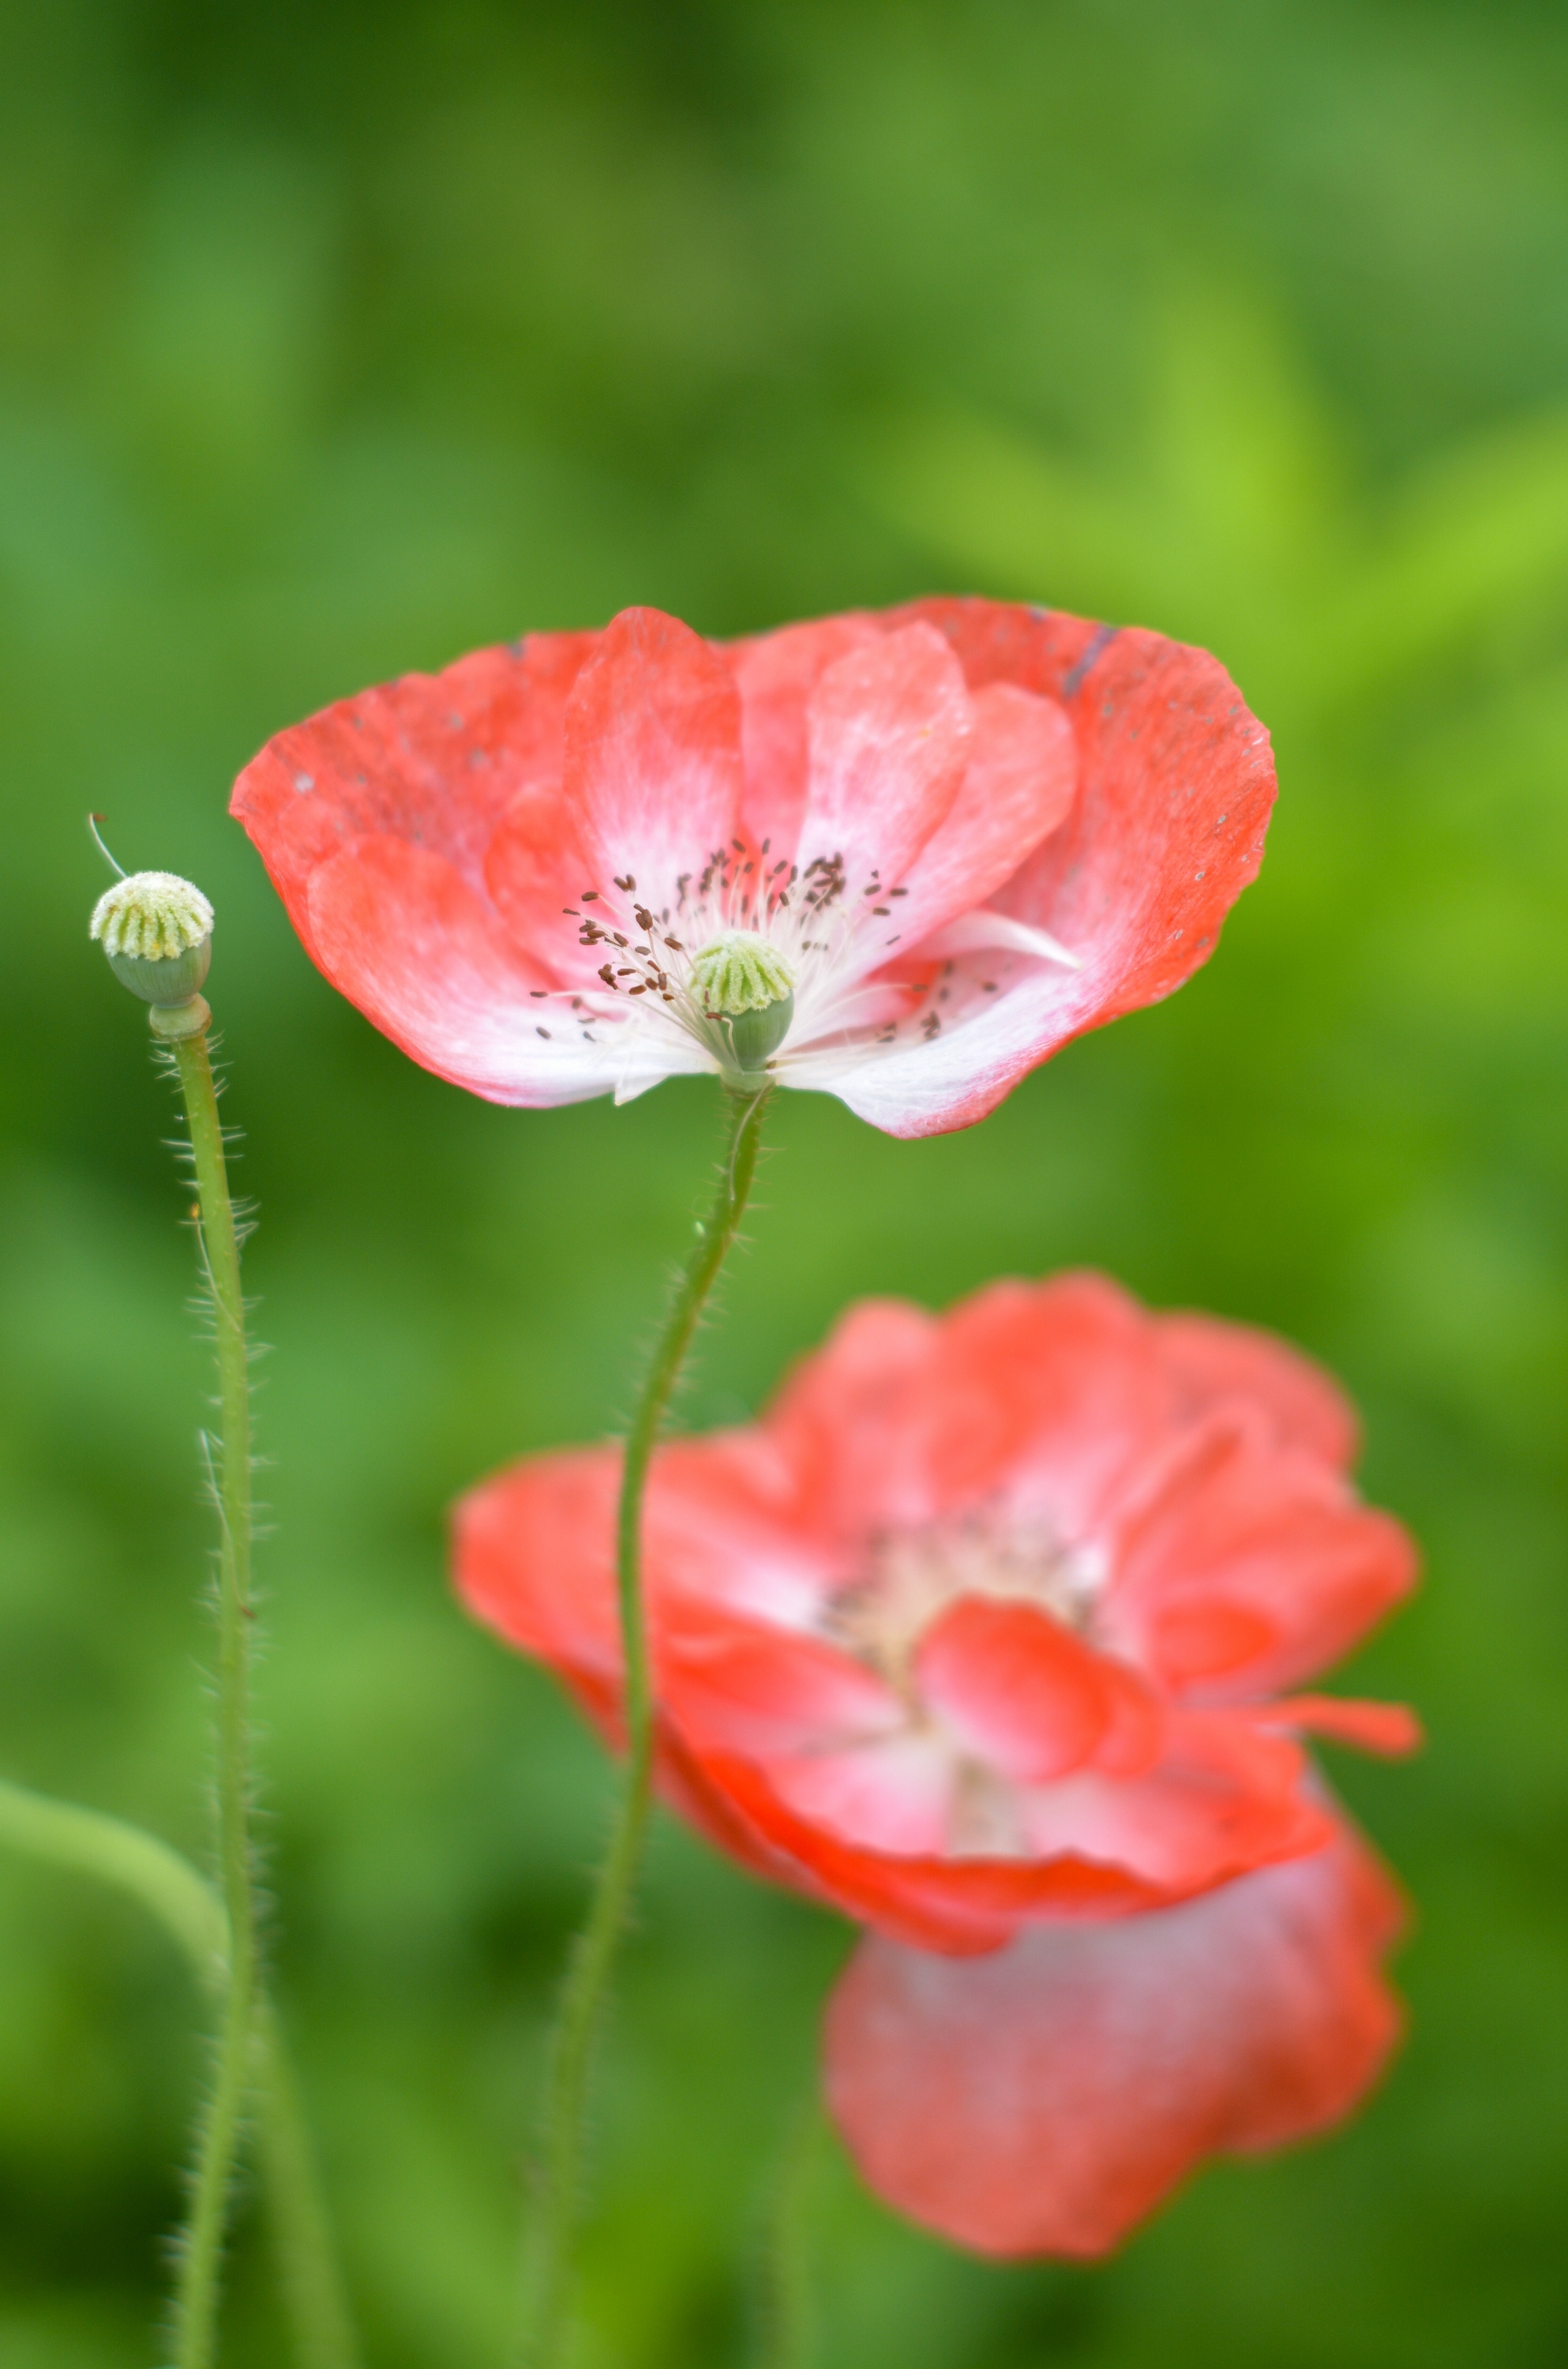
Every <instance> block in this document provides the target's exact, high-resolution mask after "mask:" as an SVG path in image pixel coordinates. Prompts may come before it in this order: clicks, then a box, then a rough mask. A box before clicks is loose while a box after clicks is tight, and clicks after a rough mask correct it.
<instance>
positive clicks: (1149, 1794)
mask: <svg viewBox="0 0 1568 2369" xmlns="http://www.w3.org/2000/svg"><path fill="white" fill-rule="evenodd" d="M1355 1448H1356V1424H1355V1418H1354V1416H1353V1414H1352V1413H1351V1410H1350V1408H1349V1407H1348V1406H1347V1405H1346V1403H1345V1400H1344V1399H1343V1397H1342V1396H1341V1395H1340V1393H1339V1391H1338V1390H1336V1389H1335V1387H1334V1385H1333V1383H1332V1382H1331V1381H1330V1380H1329V1379H1328V1378H1327V1377H1326V1376H1325V1375H1323V1374H1322V1373H1321V1372H1320V1371H1319V1370H1318V1369H1317V1368H1315V1367H1313V1366H1311V1365H1310V1363H1309V1362H1308V1361H1307V1360H1306V1359H1305V1358H1303V1357H1301V1356H1299V1355H1297V1353H1295V1352H1294V1351H1293V1350H1291V1349H1289V1348H1288V1347H1287V1346H1286V1345H1285V1344H1284V1343H1282V1342H1279V1341H1276V1340H1274V1339H1272V1338H1271V1337H1270V1336H1268V1335H1267V1334H1265V1333H1254V1332H1252V1331H1249V1330H1247V1329H1245V1328H1243V1327H1242V1326H1238V1325H1230V1324H1223V1323H1219V1322H1215V1321H1213V1320H1210V1319H1207V1318H1204V1317H1200V1316H1188V1315H1177V1316H1153V1315H1150V1314H1149V1313H1147V1312H1146V1311H1145V1310H1142V1309H1141V1308H1139V1306H1138V1305H1137V1303H1136V1302H1135V1301H1133V1300H1132V1299H1129V1298H1128V1297H1127V1295H1126V1294H1125V1293H1124V1292H1122V1291H1120V1290H1118V1289H1117V1288H1116V1287H1115V1286H1114V1285H1113V1284H1110V1283H1108V1282H1106V1281H1104V1279H1103V1278H1101V1277H1098V1276H1061V1277H1059V1278H1057V1279H1056V1280H1054V1281H1051V1282H1048V1283H1045V1284H1040V1285H1028V1284H1019V1283H1006V1284H998V1285H993V1286H991V1287H989V1288H988V1289H986V1290H984V1291H981V1292H979V1293H977V1294H976V1295H975V1297H974V1298H973V1299H968V1300H966V1301H963V1302H962V1303H960V1304H959V1305H958V1306H957V1307H956V1308H955V1309H953V1310H950V1311H949V1312H948V1313H947V1314H946V1315H944V1316H942V1317H932V1316H929V1315H927V1314H925V1313H924V1312H923V1311H921V1310H918V1309H915V1308H911V1307H909V1306H906V1305H904V1304H902V1303H898V1302H889V1301H869V1302H865V1303H863V1304H862V1305H861V1306H859V1307H857V1308H855V1309H853V1310H851V1311H850V1313H849V1314H848V1315H847V1316H846V1317H845V1318H844V1319H843V1320H842V1322H841V1323H840V1325H839V1326H838V1328H837V1329H836V1331H835V1332H834V1333H833V1334H832V1336H831V1338H830V1341H829V1342H828V1344H827V1345H826V1346H825V1347H824V1348H823V1349H822V1350H820V1351H819V1352H818V1354H817V1355H816V1356H812V1357H809V1358H807V1359H806V1360H805V1361H804V1362H803V1363H802V1364H801V1365H800V1366H799V1367H798V1368H796V1369H795V1373H794V1375H793V1376H792V1377H791V1378H790V1379H789V1380H788V1381H787V1382H786V1384H785V1386H784V1390H782V1392H781V1393H780V1395H779V1397H778V1399H777V1400H776V1401H775V1402H774V1403H773V1406H772V1407H771V1408H770V1409H769V1410H768V1412H767V1413H765V1414H764V1415H763V1416H762V1418H761V1420H760V1421H759V1422H758V1423H757V1424H755V1425H748V1426H746V1427H744V1428H742V1429H739V1430H735V1431H727V1432H720V1433H716V1434H715V1435H712V1436H708V1437H705V1438H697V1439H689V1440H681V1441H677V1442H674V1443H671V1444H670V1445H669V1446H668V1447H666V1448H663V1449H661V1450H660V1451H659V1453H658V1458H657V1459H656V1461H655V1465H654V1468H653V1472H652V1475H651V1478H650V1482H649V1488H648V1494H647V1512H646V1547H645V1567H646V1574H647V1602H648V1616H649V1628H650V1637H651V1642H652V1650H653V1658H654V1672H655V1683H656V1691H657V1697H658V1768H659V1773H660V1779H661V1782H662V1785H663V1788H664V1791H665V1792H666V1795H667V1797H668V1798H669V1799H670V1801H671V1802H673V1803H674V1804H675V1805H676V1806H677V1807H678V1808H680V1809H681V1810H682V1811H684V1812H685V1813H686V1814H688V1815H689V1816H690V1817H692V1819H693V1820H694V1821H695V1823H696V1824H698V1825H700V1826H701V1827H702V1828H703V1829H704V1831H705V1832H706V1833H707V1834H708V1835H709V1836H711V1837H713V1838H714V1839H715V1841H717V1842H718V1843H720V1844H721V1845H722V1846H723V1847H724V1848H727V1849H728V1850H730V1851H731V1852H733V1853H734V1854H735V1855H736V1856H737V1857H738V1858H739V1859H740V1860H743V1861H744V1863H745V1864H746V1865H747V1866H749V1867H750V1868H752V1869H754V1870H755V1871H757V1872H759V1873H761V1874H764V1875H767V1876H770V1877H772V1878H773V1880H775V1881H777V1882H781V1883H786V1884H789V1885H792V1886H793V1887H795V1889H797V1890H799V1891H801V1892H804V1893H806V1894H809V1895H810V1896H812V1897H814V1898H816V1899H818V1900H824V1901H827V1902H830V1903H831V1904H832V1905H836V1906H837V1907H839V1908H841V1909H842V1910H843V1911H844V1912H845V1913H846V1914H847V1915H849V1916H851V1917H854V1918H855V1919H857V1920H858V1921H860V1922H862V1923H863V1924H864V1925H865V1926H867V1927H868V1928H870V1936H869V1938H868V1939H867V1940H865V1941H864V1944H863V1945H862V1948H861V1951H860V1952H859V1954H858V1955H857V1957H856V1958H855V1960H854V1961H853V1963H852V1966H851V1968H850V1970H849V1972H848V1974H846V1975H845V1976H844V1978H843V1981H842V1983H841V1986H840V1988H839V1991H838V1993H837V1995H836V1997H835V1999H834V2002H833V2006H832V2008H831V2010H830V2018H829V2095H830V2101H831V2103H832V2107H833V2111H834V2112H835V2114H836V2116H837V2118H838V2121H839V2123H840V2126H841V2129H842V2131H843V2133H844V2135H845V2137H846V2138H847V2140H848V2141H849V2144H850V2146H851V2147H852V2148H853V2151H854V2153H855V2155H856V2157H857V2158H858V2160H859V2161H860V2163H861V2165H862V2167H863V2169H864V2172H865V2174H866V2177H867V2179H868V2180H870V2182H871V2184H872V2185H873V2186H874V2187H875V2188H876V2189H877V2190H878V2191H879V2192H881V2193H882V2194H883V2195H885V2196H886V2197H887V2198H888V2199H889V2200H890V2201H891V2202H892V2203H895V2204H896V2205H898V2207H899V2208H900V2209H902V2210H903V2211H905V2212H907V2213H909V2214H910V2215H911V2216H912V2217H914V2218H915V2219H918V2220H921V2221H923V2222H926V2223H928V2224H929V2225H930V2226H933V2227H935V2228H938V2229H941V2230H943V2231H944V2232H945V2233H946V2234H947V2235H948V2236H950V2237H955V2238H956V2239H957V2240H958V2241H959V2242H960V2243H963V2244H965V2245H968V2246H971V2247H974V2248H977V2249H979V2250H982V2251H988V2252H996V2253H1020V2252H1021V2253H1033V2252H1044V2253H1065V2254H1077V2253H1094V2252H1098V2251H1100V2250H1103V2249H1104V2248H1105V2247H1107V2246H1109V2245H1112V2244H1114V2243H1115V2242H1116V2240H1117V2238H1119V2237H1121V2236H1122V2235H1124V2234H1125V2232H1126V2230H1127V2228H1128V2227H1129V2226H1131V2224H1132V2223H1133V2222H1134V2221H1136V2220H1137V2219H1138V2218H1139V2216H1140V2215H1142V2214H1144V2213H1145V2212H1147V2211H1148V2210H1149V2209H1150V2207H1151V2206H1152V2205H1153V2204H1154V2203H1156V2202H1157V2201H1158V2200H1159V2198H1160V2197H1161V2196H1162V2194H1164V2193H1165V2192H1167V2190H1168V2189H1169V2188H1170V2187H1171V2186H1172V2185H1173V2182H1174V2181H1176V2180H1179V2179H1180V2178H1181V2177H1182V2175H1183V2174H1184V2173H1185V2171H1186V2170H1187V2169H1190V2168H1191V2166H1192V2165H1193V2164H1194V2163H1196V2161H1197V2160H1199V2159H1200V2158H1201V2157H1203V2156H1205V2155H1207V2154H1212V2153H1214V2152H1216V2151H1221V2150H1230V2149H1243V2150H1244V2149H1247V2148H1251V2147H1255V2146H1273V2145H1275V2144H1277V2143H1278V2142H1279V2141H1280V2140H1282V2139H1285V2138H1287V2137H1290V2136H1293V2135H1297V2134H1301V2133H1305V2132H1307V2131H1310V2130H1314V2129H1317V2128H1319V2127H1321V2126H1322V2124H1323V2123H1326V2122H1330V2121H1332V2120H1333V2119H1334V2118H1335V2117H1337V2116H1338V2115H1340V2114H1342V2113H1343V2112H1345V2111H1346V2110H1347V2108H1348V2107H1349V2106H1350V2105H1351V2104H1352V2103H1353V2102H1354V2100H1355V2099H1356V2097H1358V2096H1359V2095H1360V2094H1361V2092H1362V2090H1363V2089H1365V2088H1366V2086H1367V2084H1368V2082H1369V2081H1370V2080H1371V2078H1372V2077H1373V2076H1374V2074H1375V2072H1376V2070H1377V2068H1378V2066H1379V2064H1380V2063H1381V2061H1382V2059H1383V2056H1384V2055H1385V2054H1386V2052H1387V2050H1388V2048H1389V2046H1390V2044H1391V2041H1392V2039H1393V2036H1394V2033H1395V2031H1396V2029H1397V2024H1398V2014H1397V2009H1396V2008H1395V2005H1394V2003H1393V2001H1392V1999H1391V1996H1390V1994H1389V1992H1388V1991H1387V1989H1386V1988H1385V1987H1384V1985H1383V1982H1382V1978H1381V1974H1380V1971H1379V1967H1380V1961H1381V1957H1382V1955H1383V1953H1384V1951H1386V1949H1387V1947H1388V1945H1389V1943H1390V1941H1391V1939H1392V1937H1393V1933H1394V1931H1395V1928H1396V1927H1397V1924H1398V1906H1397V1900H1396V1896H1395V1894H1393V1891H1392V1888H1391V1885H1390V1883H1389V1882H1388V1880H1387V1878H1386V1877H1385V1876H1384V1875H1383V1874H1382V1873H1381V1871H1379V1869H1378V1867H1377V1865H1376V1863H1375V1862H1374V1861H1373V1860H1372V1859H1371V1858H1370V1855H1369V1854H1368V1851H1367V1849H1366V1848H1365V1847H1364V1846H1363V1845H1362V1844H1360V1843H1359V1842H1358V1841H1357V1840H1356V1838H1355V1837H1353V1836H1352V1835H1351V1834H1350V1832H1349V1829H1348V1828H1347V1827H1346V1825H1345V1821H1344V1819H1343V1818H1342V1817H1341V1816H1340V1814H1339V1813H1338V1812H1337V1811H1336V1810H1335V1809H1334V1807H1333V1804H1332V1802H1330V1801H1329V1800H1328V1798H1327V1796H1326V1795H1325V1793H1324V1791H1323V1788H1322V1783H1321V1781H1320V1780H1318V1779H1317V1778H1316V1776H1315V1775H1314V1773H1313V1770H1312V1768H1311V1765H1310V1761H1309V1760H1308V1758H1307V1757H1306V1754H1305V1753H1304V1751H1303V1748H1302V1745H1301V1743H1300V1740H1299V1739H1300V1737H1301V1735H1302V1734H1303V1733H1307V1732H1312V1731H1316V1732H1319V1733H1322V1734H1330V1735H1333V1736H1335V1737H1338V1738H1340V1739H1341V1740H1344V1741H1347V1742H1351V1743H1357V1744H1360V1745H1364V1746H1366V1747H1367V1748H1368V1749H1370V1750H1373V1751H1394V1752H1397V1751H1402V1750H1405V1749H1408V1748H1409V1747H1410V1745H1412V1743H1413V1741H1414V1735H1415V1731H1414V1726H1413V1722H1412V1720H1411V1719H1410V1717H1409V1714H1408V1713H1406V1712H1404V1711H1402V1710H1400V1709H1398V1708H1397V1707H1393V1706H1390V1705H1384V1704H1375V1703H1362V1702H1355V1701H1348V1700H1342V1699H1333V1698H1330V1697H1324V1696H1322V1695H1316V1694H1301V1693H1298V1692H1295V1691H1294V1689H1295V1688H1299V1686H1300V1684H1301V1682H1302V1681H1303V1680H1304V1679H1307V1678H1310V1677H1311V1676H1312V1675H1313V1674H1314V1673H1316V1672H1317V1671H1319V1670H1321V1669H1322V1668H1323V1667H1324V1666H1325V1665H1327V1664H1329V1663H1331V1662H1333V1661H1334V1660H1336V1659H1337V1658H1338V1657H1339V1656H1340V1655H1341V1654H1344V1653H1345V1651H1346V1650H1347V1648H1348V1647H1349V1646H1351V1645H1352V1644H1354V1643H1355V1642H1356V1640H1357V1639H1358V1638H1359V1637H1360V1636H1361V1635H1362V1634H1363V1633H1364V1632H1365V1631H1366V1630H1367V1629H1368V1627H1369V1626H1370V1625H1371V1624H1372V1623H1374V1622H1375V1621H1376V1620H1377V1619H1379V1618H1380V1617H1381V1616H1382V1615H1383V1614H1384V1613H1385V1612H1387V1611H1388V1610H1389V1609H1390V1608H1391V1606H1392V1605H1393V1604H1395V1603H1397V1602H1398V1601H1399V1599H1400V1598H1401V1596H1402V1595H1403V1594H1404V1593H1405V1591H1406V1590H1407V1589H1408V1588H1409V1586H1410V1585H1411V1584H1412V1580H1413V1571H1414V1558H1413V1551H1412V1547H1411V1542H1410V1540H1409V1539H1408V1537H1407V1536H1406V1534H1405V1532H1404V1531H1403V1530H1402V1528H1401V1527H1400V1526H1399V1524H1398V1523H1396V1522H1394V1521H1392V1520H1391V1519H1390V1517H1389V1516H1387V1515H1384V1514H1381V1513H1379V1512H1376V1511H1374V1510H1373V1509H1371V1508H1369V1507H1368V1506H1366V1505H1363V1504H1362V1503H1361V1502H1360V1500H1359V1499H1358V1497H1357V1496H1356V1492H1355V1490H1354V1488H1353V1486H1352V1484H1351V1482H1350V1480H1349V1478H1348V1470H1349V1466H1350V1463H1351V1460H1352V1458H1353V1456H1354V1453H1355ZM618 1471H619V1451H618V1449H616V1448H612V1447H606V1448H590V1449H586V1450H577V1451H567V1452H563V1453H559V1454H555V1455H549V1456H541V1457H534V1458H531V1459H527V1460H525V1461H524V1462H522V1463H521V1464H518V1465H515V1466H513V1467H512V1468H511V1469H510V1470H509V1471H505V1472H503V1473H501V1474H500V1475H498V1477H497V1478H496V1479H494V1480H492V1481H490V1482H486V1483H485V1484H484V1485H482V1486H481V1487H480V1488H478V1489H476V1490H475V1491H473V1492H472V1493H470V1494H469V1495H468V1496H467V1497H466V1498H465V1499H464V1501H463V1503H462V1505H461V1506H460V1507H459V1510H458V1516H457V1524H456V1573H457V1581H458V1585H459V1587H460V1589H461V1591H462V1593H463V1595H464V1598H465V1599H466V1601H467V1603H468V1604H469V1606H470V1607H471V1608H472V1609H473V1610H474V1611H475V1612H476V1613H477V1614H478V1616H479V1617H480V1618H481V1619H484V1620H486V1621H487V1622H488V1623H489V1624H490V1625H491V1626H492V1627H494V1628H496V1629H497V1630H498V1631H500V1633H501V1634H502V1635H503V1636H504V1637H506V1638H507V1639H509V1641H510V1642H512V1643H513V1644H516V1645H518V1646H521V1648H522V1649H523V1650H524V1651H525V1652H528V1653H531V1654H537V1655H538V1656H540V1657H541V1658H542V1659H543V1660H544V1661H545V1662H547V1663H548V1664H549V1665H551V1666H552V1667H553V1668H554V1669H555V1671H556V1672H557V1673H558V1674H559V1675H560V1676H561V1677H563V1678H564V1679H565V1681H566V1683H567V1686H568V1687H569V1688H571V1690H572V1692H573V1694H574V1695H575V1696H576V1698H577V1699H578V1701H579V1702H580V1703H581V1704H582V1705H583V1707H584V1708H585V1709H586V1711H588V1713H589V1716H590V1717H591V1718H592V1719H593V1720H594V1722H595V1723H596V1724H597V1725H598V1726H599V1727H600V1728H601V1731H602V1732H603V1733H605V1734H607V1735H608V1736H609V1737H611V1738H612V1739H613V1738H615V1737H616V1735H617V1734H618V1727H619V1694H620V1678H621V1659H620V1642H619V1632H618V1628H617V1622H616V1615H615V1591H614V1577H613V1562H614V1553H613V1533H614V1502H615V1494H616V1488H617V1481H618Z"/></svg>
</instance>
